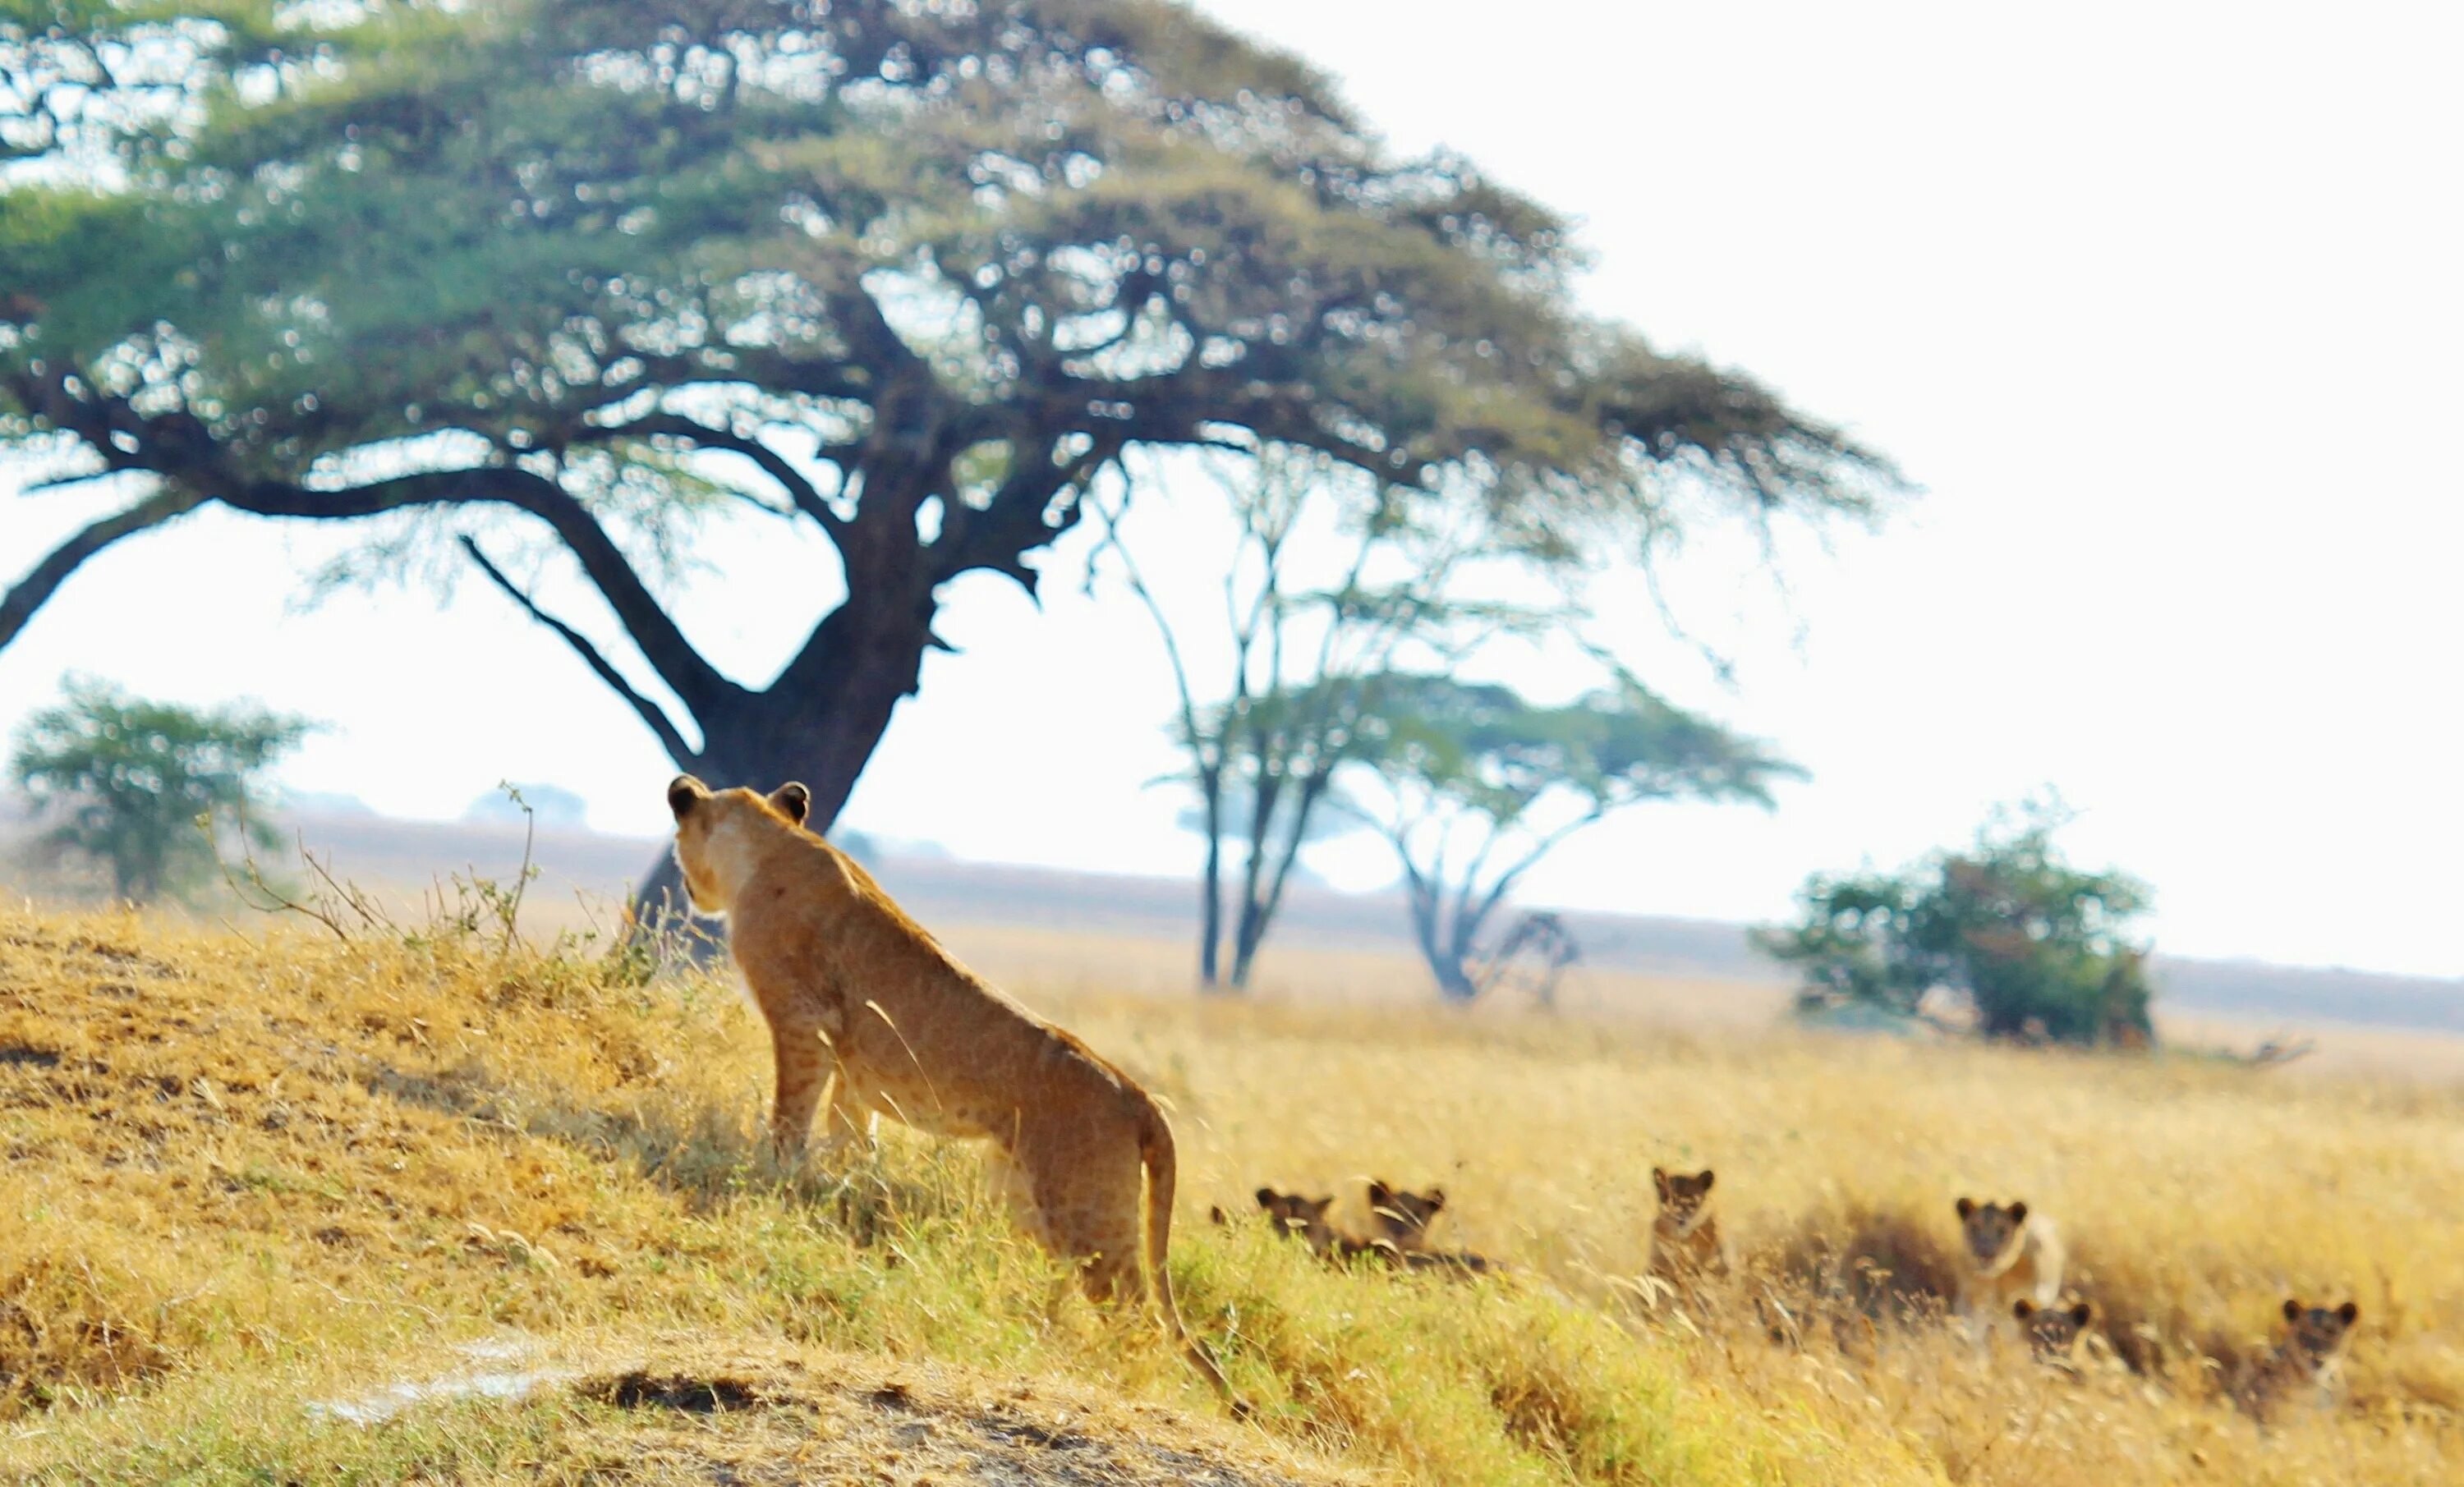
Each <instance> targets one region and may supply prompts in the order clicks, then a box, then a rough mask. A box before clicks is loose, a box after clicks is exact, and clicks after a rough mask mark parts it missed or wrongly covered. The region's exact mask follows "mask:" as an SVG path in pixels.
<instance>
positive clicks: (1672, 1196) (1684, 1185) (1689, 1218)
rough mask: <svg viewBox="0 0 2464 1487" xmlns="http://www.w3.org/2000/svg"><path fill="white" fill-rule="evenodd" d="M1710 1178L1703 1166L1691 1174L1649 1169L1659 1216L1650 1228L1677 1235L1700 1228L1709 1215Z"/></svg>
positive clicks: (1687, 1233)
mask: <svg viewBox="0 0 2464 1487" xmlns="http://www.w3.org/2000/svg"><path fill="white" fill-rule="evenodd" d="M1711 1178H1712V1171H1711V1170H1710V1169H1709V1168H1707V1167H1706V1168H1705V1169H1703V1170H1701V1171H1699V1172H1694V1173H1691V1174H1688V1173H1685V1172H1672V1171H1668V1170H1665V1169H1663V1168H1658V1167H1655V1168H1653V1169H1652V1170H1651V1186H1652V1187H1653V1188H1654V1189H1655V1190H1657V1191H1658V1192H1659V1193H1660V1216H1659V1218H1657V1219H1655V1220H1654V1221H1653V1227H1654V1228H1657V1229H1658V1230H1660V1231H1661V1233H1662V1234H1666V1235H1670V1236H1675V1237H1678V1238H1683V1237H1684V1236H1687V1235H1690V1234H1692V1233H1693V1232H1694V1231H1695V1230H1696V1229H1699V1228H1701V1227H1702V1224H1703V1220H1704V1219H1705V1218H1708V1217H1710V1216H1711Z"/></svg>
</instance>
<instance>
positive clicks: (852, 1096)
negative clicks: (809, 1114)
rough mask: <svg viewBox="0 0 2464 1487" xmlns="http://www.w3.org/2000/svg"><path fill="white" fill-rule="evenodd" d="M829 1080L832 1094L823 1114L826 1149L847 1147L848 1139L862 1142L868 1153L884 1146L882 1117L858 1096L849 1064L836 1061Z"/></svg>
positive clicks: (825, 1151)
mask: <svg viewBox="0 0 2464 1487" xmlns="http://www.w3.org/2000/svg"><path fill="white" fill-rule="evenodd" d="M879 1119H880V1118H879V1117H878V1116H876V1115H875V1114H874V1113H873V1112H872V1111H871V1110H870V1109H868V1108H867V1107H866V1106H865V1104H864V1103H863V1102H862V1101H861V1100H859V1099H858V1098H857V1097H856V1093H855V1085H854V1082H852V1081H850V1080H849V1079H848V1078H847V1067H846V1065H844V1064H837V1063H834V1064H833V1065H832V1067H831V1070H830V1088H829V1098H828V1101H827V1102H826V1104H825V1114H824V1115H823V1117H822V1153H823V1154H824V1155H825V1156H834V1155H836V1154H837V1153H839V1152H841V1151H844V1150H845V1149H847V1143H849V1142H861V1143H862V1144H863V1150H864V1155H866V1156H868V1157H869V1156H871V1155H873V1154H874V1153H875V1152H876V1151H878V1150H879V1149H880V1146H881V1140H880V1136H879V1133H878V1122H879Z"/></svg>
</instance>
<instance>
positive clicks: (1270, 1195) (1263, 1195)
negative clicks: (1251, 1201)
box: [1258, 1188, 1283, 1209]
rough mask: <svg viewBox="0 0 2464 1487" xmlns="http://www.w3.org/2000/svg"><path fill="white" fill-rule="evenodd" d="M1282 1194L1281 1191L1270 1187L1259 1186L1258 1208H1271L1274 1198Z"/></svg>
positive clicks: (1273, 1204)
mask: <svg viewBox="0 0 2464 1487" xmlns="http://www.w3.org/2000/svg"><path fill="white" fill-rule="evenodd" d="M1282 1196H1283V1194H1282V1193H1280V1192H1276V1191H1275V1190H1274V1189H1272V1188H1261V1189H1259V1190H1258V1206H1259V1207H1260V1208H1268V1209H1270V1208H1273V1207H1274V1206H1275V1200H1276V1199H1277V1198H1279V1197H1282Z"/></svg>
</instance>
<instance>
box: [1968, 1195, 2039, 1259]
mask: <svg viewBox="0 0 2464 1487" xmlns="http://www.w3.org/2000/svg"><path fill="white" fill-rule="evenodd" d="M2027 1225H2028V1205H2027V1204H2025V1203H2013V1204H2011V1205H2010V1206H2009V1207H2007V1208H2006V1207H2004V1206H2003V1205H2002V1204H1999V1203H1979V1202H1976V1201H1974V1200H1973V1199H1970V1198H1962V1199H1960V1200H1959V1228H1960V1233H1961V1236H1963V1237H1965V1238H1966V1239H1967V1241H1968V1255H1969V1258H1970V1259H1971V1260H1973V1261H1975V1263H1976V1266H1977V1268H1978V1269H1980V1270H1997V1269H1999V1268H2001V1265H2002V1262H2003V1261H2004V1260H2006V1259H2008V1258H2010V1257H2012V1254H2013V1249H2014V1248H2015V1247H2016V1246H2017V1244H2018V1242H2019V1232H2020V1231H2021V1230H2022V1229H2025V1228H2026V1227H2027Z"/></svg>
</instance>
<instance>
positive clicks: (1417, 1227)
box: [1369, 1177, 1506, 1275]
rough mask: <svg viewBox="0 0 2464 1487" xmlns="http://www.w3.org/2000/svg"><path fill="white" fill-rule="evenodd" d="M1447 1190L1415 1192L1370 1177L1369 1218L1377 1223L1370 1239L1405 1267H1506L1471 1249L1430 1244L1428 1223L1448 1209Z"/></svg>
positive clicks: (1459, 1271) (1464, 1270)
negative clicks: (1441, 1247) (1440, 1247)
mask: <svg viewBox="0 0 2464 1487" xmlns="http://www.w3.org/2000/svg"><path fill="white" fill-rule="evenodd" d="M1445 1207H1446V1190H1445V1189H1443V1188H1431V1189H1430V1190H1429V1191H1428V1192H1410V1191H1409V1190H1407V1189H1403V1188H1397V1187H1396V1186H1394V1185H1393V1184H1392V1183H1389V1182H1387V1181H1385V1180H1384V1179H1383V1178H1377V1177H1373V1178H1371V1179H1370V1180H1369V1218H1370V1222H1371V1223H1373V1224H1374V1225H1375V1226H1376V1232H1375V1234H1374V1235H1372V1236H1370V1242H1371V1243H1372V1244H1374V1245H1376V1246H1379V1247H1381V1248H1383V1249H1386V1250H1388V1251H1391V1252H1392V1254H1393V1258H1394V1262H1395V1263H1397V1264H1398V1265H1401V1266H1402V1267H1403V1268H1404V1269H1406V1270H1437V1271H1446V1272H1451V1273H1453V1274H1456V1275H1487V1274H1489V1273H1490V1272H1492V1271H1502V1270H1504V1269H1505V1268H1506V1267H1505V1266H1503V1265H1501V1264H1499V1263H1498V1262H1497V1261H1495V1260H1493V1259H1490V1258H1489V1257H1487V1256H1485V1255H1475V1254H1473V1253H1472V1252H1470V1251H1469V1250H1439V1249H1432V1248H1430V1246H1429V1226H1430V1225H1431V1224H1434V1223H1436V1222H1437V1219H1438V1215H1439V1214H1441V1213H1444V1212H1445Z"/></svg>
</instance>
